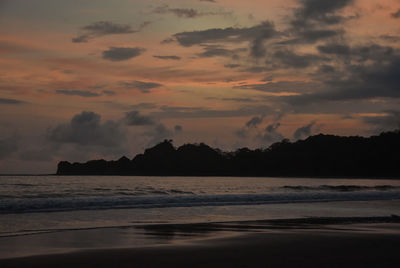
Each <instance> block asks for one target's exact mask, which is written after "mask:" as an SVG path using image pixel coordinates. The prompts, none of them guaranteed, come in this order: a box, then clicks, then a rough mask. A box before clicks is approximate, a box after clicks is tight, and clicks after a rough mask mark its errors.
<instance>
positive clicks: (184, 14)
mask: <svg viewBox="0 0 400 268" xmlns="http://www.w3.org/2000/svg"><path fill="white" fill-rule="evenodd" d="M153 13H156V14H173V15H175V16H177V17H179V18H189V19H193V18H198V17H203V16H215V15H228V14H231V13H228V12H223V11H206V12H205V11H199V10H196V9H194V8H171V7H169V6H168V5H163V6H160V7H157V8H155V9H154V10H153Z"/></svg>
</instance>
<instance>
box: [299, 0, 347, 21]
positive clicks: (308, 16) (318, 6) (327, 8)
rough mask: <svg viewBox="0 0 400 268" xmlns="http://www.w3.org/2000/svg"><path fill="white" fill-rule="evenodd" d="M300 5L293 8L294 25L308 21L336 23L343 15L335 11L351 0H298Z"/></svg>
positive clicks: (341, 19)
mask: <svg viewBox="0 0 400 268" xmlns="http://www.w3.org/2000/svg"><path fill="white" fill-rule="evenodd" d="M298 1H299V2H300V4H301V7H300V8H298V9H296V10H295V13H294V15H295V19H294V20H293V21H292V24H293V25H294V26H295V27H301V26H305V25H306V24H309V23H318V24H321V23H323V24H328V25H330V24H337V23H339V22H341V21H343V19H344V17H342V16H340V15H337V12H338V11H340V10H341V9H343V8H345V7H346V6H348V5H350V4H351V3H352V2H353V0H331V1H320V0H298Z"/></svg>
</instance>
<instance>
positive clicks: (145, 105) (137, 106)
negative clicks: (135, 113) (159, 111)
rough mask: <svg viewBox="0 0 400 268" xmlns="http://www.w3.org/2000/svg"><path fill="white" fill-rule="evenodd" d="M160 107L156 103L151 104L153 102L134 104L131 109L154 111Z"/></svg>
mask: <svg viewBox="0 0 400 268" xmlns="http://www.w3.org/2000/svg"><path fill="white" fill-rule="evenodd" d="M157 107H158V105H157V104H155V103H151V102H142V103H138V104H133V105H130V108H132V109H145V110H146V109H154V108H157Z"/></svg>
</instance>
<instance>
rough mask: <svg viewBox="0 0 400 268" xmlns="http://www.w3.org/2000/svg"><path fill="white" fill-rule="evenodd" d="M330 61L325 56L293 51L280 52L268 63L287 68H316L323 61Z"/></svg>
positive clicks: (274, 54)
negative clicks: (300, 53)
mask: <svg viewBox="0 0 400 268" xmlns="http://www.w3.org/2000/svg"><path fill="white" fill-rule="evenodd" d="M328 60H329V59H328V58H326V57H323V56H319V55H314V54H302V55H299V54H296V53H294V52H293V51H291V50H278V51H276V52H275V53H273V55H272V59H271V60H268V61H267V62H266V63H267V64H271V65H275V66H277V64H279V65H281V66H282V67H286V68H307V67H310V66H314V65H315V64H317V63H319V62H321V61H328Z"/></svg>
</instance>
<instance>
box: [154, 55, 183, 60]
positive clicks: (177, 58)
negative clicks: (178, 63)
mask: <svg viewBox="0 0 400 268" xmlns="http://www.w3.org/2000/svg"><path fill="white" fill-rule="evenodd" d="M153 57H154V58H157V59H161V60H180V59H181V57H179V56H153Z"/></svg>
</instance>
